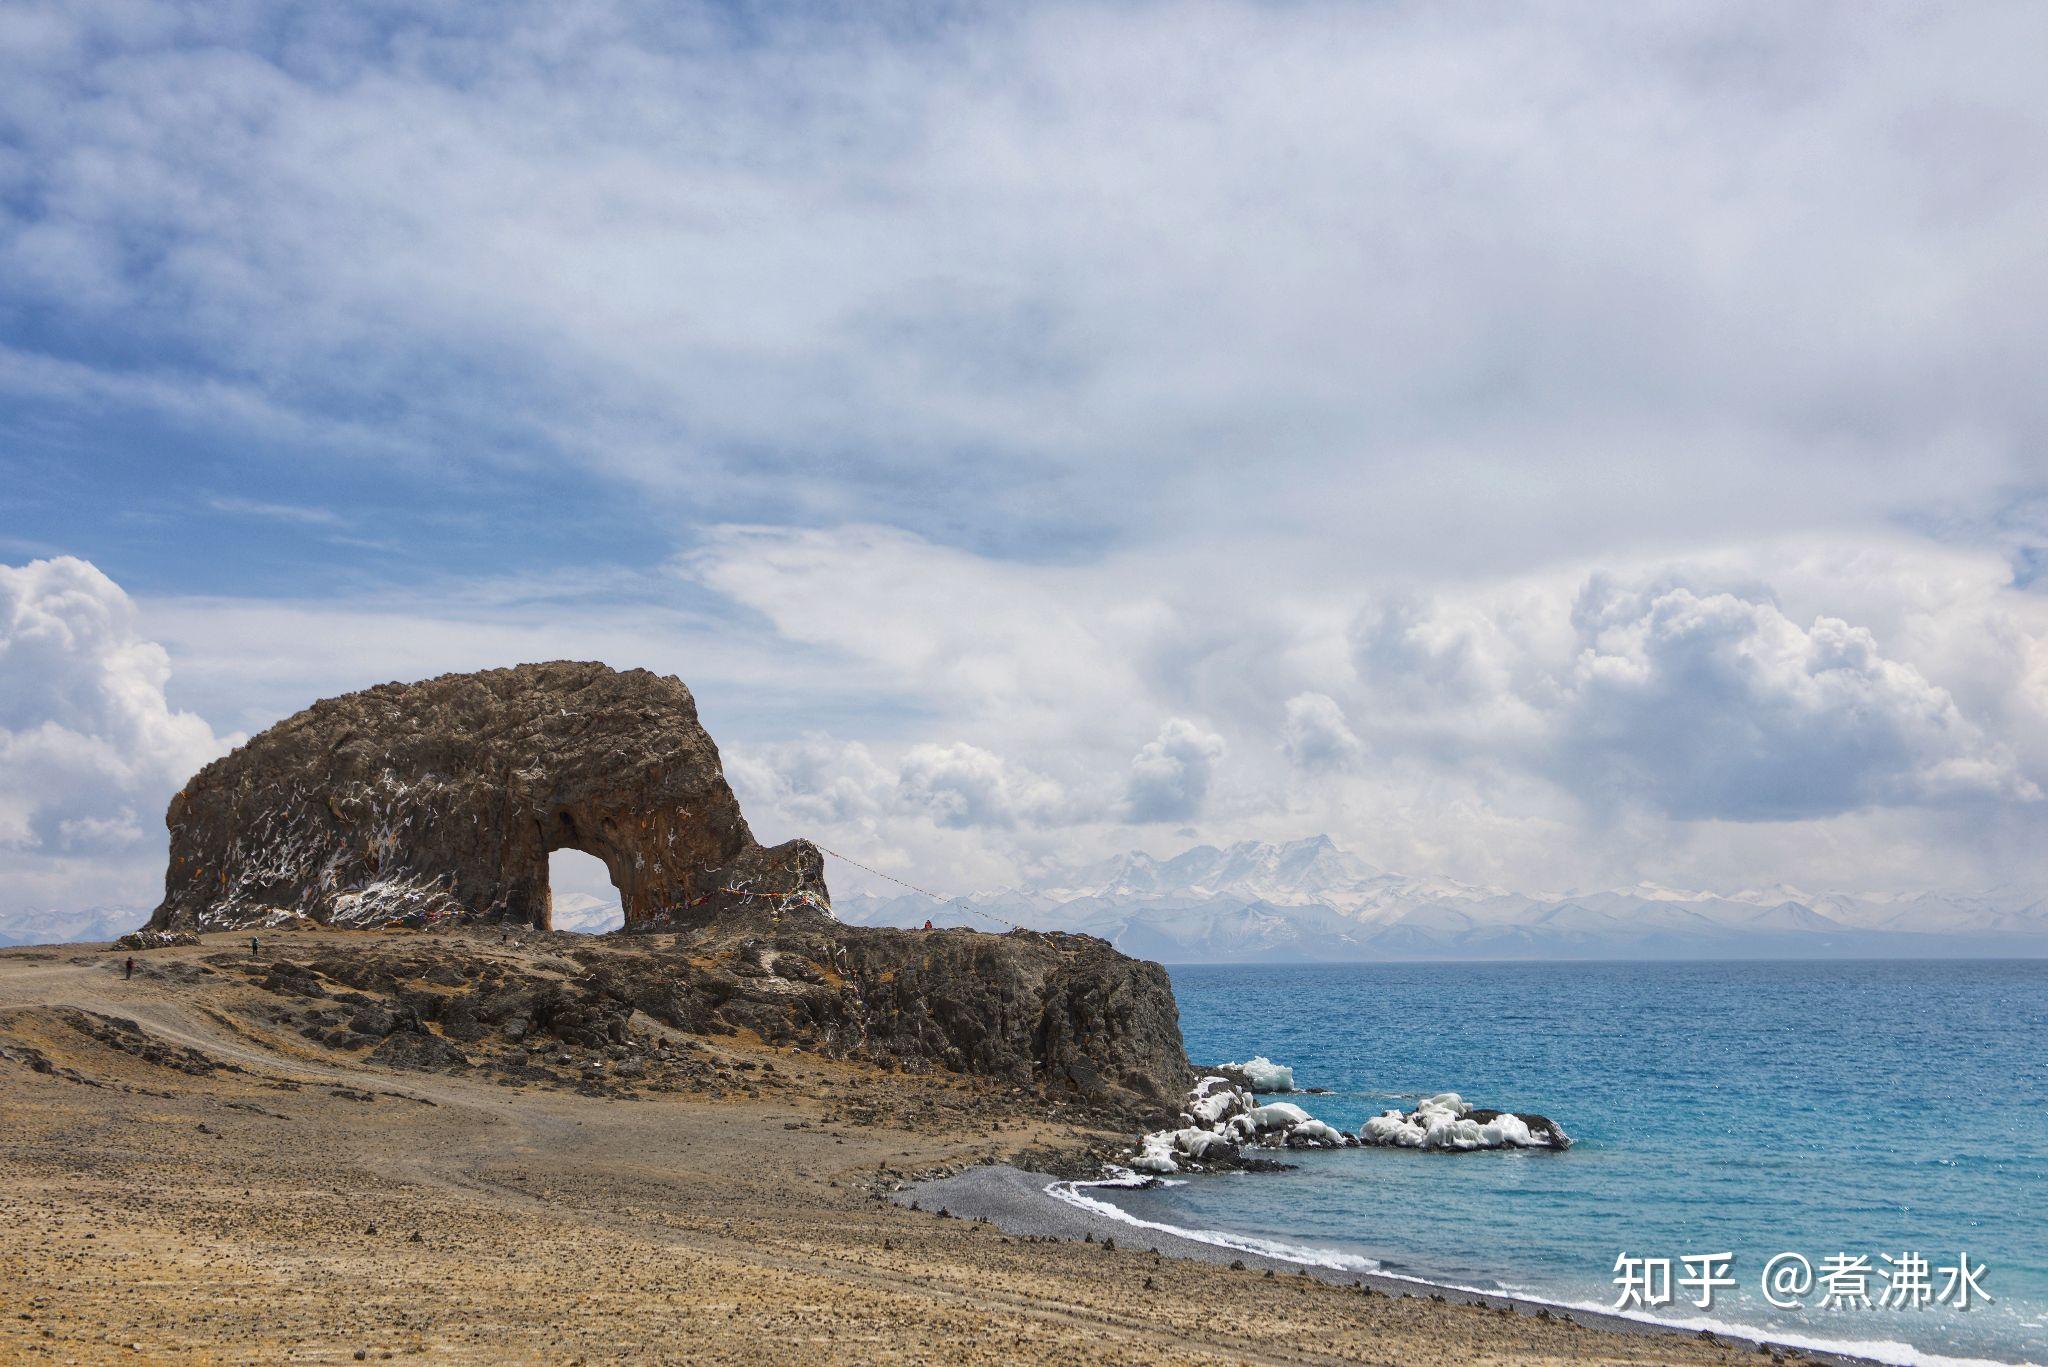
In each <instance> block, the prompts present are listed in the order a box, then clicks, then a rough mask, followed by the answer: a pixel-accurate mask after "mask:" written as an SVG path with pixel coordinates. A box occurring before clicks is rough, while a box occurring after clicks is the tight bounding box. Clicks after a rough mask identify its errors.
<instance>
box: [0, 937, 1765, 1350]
mask: <svg viewBox="0 0 2048 1367" xmlns="http://www.w3.org/2000/svg"><path fill="white" fill-rule="evenodd" d="M278 938H279V941H280V944H279V947H278V949H277V950H276V952H277V953H280V954H292V953H297V952H299V951H300V950H301V948H303V947H306V946H309V945H311V944H312V943H313V942H316V941H319V942H329V941H331V942H332V943H341V942H342V941H341V940H340V939H338V938H334V937H330V936H329V935H328V934H326V933H319V934H306V935H300V936H290V937H282V936H281V937H278ZM231 943H232V941H231V940H230V939H229V938H227V937H208V941H207V943H205V944H203V945H200V946H197V947H192V948H178V949H165V950H156V951H150V952H149V953H147V954H145V955H139V956H138V959H139V960H141V961H142V967H141V969H140V971H138V973H137V974H136V976H135V978H134V979H133V980H132V981H130V980H126V979H124V978H123V976H122V959H123V956H122V955H120V954H111V953H107V952H104V951H103V950H101V949H97V948H91V947H82V946H65V947H56V948H40V949H25V950H7V951H0V1115H4V1116H5V1119H6V1123H5V1125H4V1127H0V1307H4V1308H5V1314H4V1316H0V1361H9V1362H15V1361H23V1362H36V1361H49V1362H100V1361H113V1360H120V1361H179V1362H184V1361H196V1362H283V1361H292V1362H351V1361H358V1360H370V1361H377V1360H386V1359H395V1358H405V1357H414V1356H418V1357H424V1358H428V1359H432V1360H446V1361H476V1362H485V1361H489V1362H501V1361H521V1362H577V1361H608V1362H610V1361H631V1362H666V1361H685V1360H687V1361H696V1362H703V1361H761V1360H763V1359H768V1358H772V1359H774V1360H776V1361H783V1362H826V1361H832V1362H844V1361H849V1360H853V1361H893V1362H1013V1361H1018V1360H1032V1361H1050V1362H1133V1363H1136V1362H1183V1361H1187V1362H1193V1361H1203V1362H1218V1361H1221V1362H1358V1361H1367V1362H1391V1361H1399V1362H1402V1363H1404V1364H1413V1363H1425V1362H1553V1363H1565V1362H1613V1363H1624V1362H1626V1363H1653V1362H1719V1363H1728V1362H1736V1361H1753V1360H1756V1355H1757V1349H1756V1348H1755V1347H1754V1346H1753V1345H1750V1344H1747V1343H1734V1342H1730V1341H1727V1340H1720V1341H1713V1342H1708V1341H1704V1340H1700V1339H1696V1338H1690V1337H1679V1336H1675V1335H1668V1334H1658V1335H1646V1334H1643V1333H1639V1332H1614V1331H1613V1330H1612V1329H1610V1328H1608V1327H1603V1326H1596V1325H1592V1324H1588V1323H1582V1322H1580V1321H1582V1320H1585V1319H1587V1318H1590V1317H1585V1316H1578V1315H1574V1316H1573V1317H1572V1318H1571V1319H1570V1320H1567V1319H1565V1318H1562V1317H1557V1316H1552V1317H1550V1318H1539V1317H1538V1316H1536V1315H1534V1314H1530V1313H1518V1312H1516V1311H1514V1310H1513V1309H1512V1308H1510V1309H1509V1310H1507V1311H1506V1312H1503V1310H1502V1309H1500V1308H1498V1307H1495V1308H1488V1307H1486V1306H1479V1305H1467V1304H1461V1303H1458V1300H1457V1299H1456V1298H1453V1297H1449V1296H1446V1298H1445V1299H1444V1300H1442V1301H1438V1300H1435V1299H1432V1298H1430V1297H1428V1296H1426V1295H1407V1296H1395V1295H1380V1294H1375V1295H1367V1294H1364V1293H1363V1292H1361V1291H1360V1290H1358V1289H1356V1288H1355V1287H1353V1286H1351V1285H1348V1284H1343V1285H1339V1284H1334V1282H1333V1281H1331V1280H1324V1279H1318V1278H1315V1277H1304V1276H1299V1275H1294V1272H1293V1270H1292V1269H1286V1268H1283V1267H1281V1266H1280V1265H1275V1266H1274V1267H1273V1268H1272V1269H1271V1270H1273V1272H1274V1273H1275V1275H1274V1276H1272V1277H1270V1278H1269V1277H1267V1276H1266V1275H1265V1273H1266V1271H1267V1270H1268V1269H1267V1267H1266V1265H1265V1264H1263V1263H1254V1262H1253V1260H1252V1259H1250V1258H1247V1259H1246V1262H1247V1269H1246V1270H1245V1271H1243V1272H1231V1271H1229V1270H1228V1269H1227V1267H1225V1268H1218V1267H1217V1266H1215V1265H1214V1264H1215V1262H1216V1261H1217V1255H1218V1253H1219V1250H1213V1249H1210V1248H1208V1247H1206V1246H1203V1245H1193V1246H1187V1245H1185V1244H1184V1243H1183V1242H1182V1241H1173V1240H1168V1239H1165V1238H1152V1237H1150V1236H1149V1235H1146V1236H1145V1237H1133V1236H1134V1235H1136V1234H1138V1231H1133V1230H1130V1229H1128V1228H1123V1229H1108V1228H1106V1227H1105V1225H1106V1223H1107V1222H1105V1224H1097V1223H1094V1222H1092V1221H1091V1220H1090V1218H1089V1217H1088V1216H1087V1215H1086V1214H1085V1213H1083V1212H1080V1211H1076V1210H1072V1209H1071V1208H1068V1207H1063V1206H1060V1205H1059V1204H1058V1203H1056V1202H1053V1201H1051V1200H1049V1199H1048V1198H1046V1197H1045V1196H1044V1194H1043V1183H1044V1182H1045V1181H1046V1180H1050V1179H1045V1178H1041V1177H1037V1176H1033V1175H1030V1174H1027V1173H1025V1172H1023V1171H1022V1170H1021V1169H1020V1168H1018V1167H1016V1166H1010V1165H1007V1160H1012V1159H1017V1158H1019V1157H1020V1156H1024V1155H1031V1154H1045V1153H1048V1152H1056V1151H1072V1150H1073V1149H1075V1148H1077V1147H1080V1146H1083V1145H1086V1144H1088V1143H1091V1142H1101V1141H1102V1139H1103V1138H1104V1136H1103V1135H1101V1134H1100V1133H1095V1132H1090V1131H1087V1130H1085V1129H1081V1128H1077V1127H1075V1126H1073V1125H1071V1124H1068V1123H1065V1122H1064V1121H1062V1120H1061V1119H1059V1118H1058V1117H1057V1116H1051V1117H1049V1116H1048V1114H1047V1113H1046V1111H1045V1110H1044V1109H1042V1108H1041V1107H1040V1106H1039V1105H1037V1104H1033V1103H1031V1102H1029V1101H1028V1100H1020V1099H1019V1098H1018V1097H1017V1096H1016V1094H1015V1093H1014V1092H1013V1091H1012V1090H1010V1089H1003V1088H997V1087H993V1086H990V1085H989V1084H986V1083H976V1082H972V1081H969V1080H967V1079H963V1078H956V1077H952V1076H949V1075H943V1074H940V1075H923V1076H916V1077H905V1076H902V1075H900V1074H887V1073H883V1072H881V1071H879V1070H877V1069H873V1068H869V1067H866V1066H864V1065H855V1064H849V1063H843V1062H835V1061H831V1060H826V1059H820V1058H816V1057H813V1056H810V1055H806V1054H803V1053H801V1052H798V1051H795V1050H789V1049H773V1048H769V1047H767V1046H765V1045H762V1044H761V1043H760V1042H758V1041H753V1040H748V1039H745V1038H720V1039H718V1040H716V1041H708V1042H706V1043H705V1044H703V1045H702V1046H701V1048H702V1051H703V1054H702V1057H701V1059H696V1060H695V1061H694V1062H693V1063H692V1066H693V1067H697V1068H700V1069H701V1070H702V1071H703V1074H704V1075H705V1076H707V1077H716V1078H719V1079H724V1080H725V1081H723V1082H722V1083H721V1084H720V1085H718V1086H717V1087H715V1088H713V1087H709V1086H707V1087H705V1088H703V1089H701V1090H695V1091H689V1090H682V1091H676V1092H673V1093H652V1094H649V1093H630V1094H625V1095H593V1094H586V1093H585V1092H582V1091H578V1090H574V1089H571V1088H568V1087H551V1086H541V1085H523V1084H521V1083H518V1082H517V1081H515V1080H511V1079H507V1078H505V1077H502V1076H499V1077H492V1076H489V1075H484V1074H482V1072H481V1070H477V1069H464V1068H461V1067H458V1066H451V1067H448V1068H445V1069H443V1070H440V1071H422V1070H420V1069H418V1068H405V1067H394V1066H387V1065H386V1064H384V1063H380V1062H374V1061H372V1060H370V1059H369V1058H368V1057H366V1056H363V1055H361V1054H357V1055H350V1054H346V1053H339V1052H337V1051H335V1050H333V1049H330V1048H324V1047H321V1046H320V1045H318V1044H316V1043H312V1042H309V1041H308V1040H306V1039H304V1038H301V1037H300V1036H299V1035H297V1034H294V1033H291V1032H288V1031H285V1030H282V1029H279V1028H277V1027H276V1026H275V1025H274V1024H272V1023H271V1021H270V1019H269V1018H268V1017H267V1016H266V1014H265V1013H266V1012H271V1011H274V1009H275V1003H276V1001H277V998H276V997H275V996H274V995H271V994H267V993H264V992H262V991H260V990H258V989H257V988H255V987H253V986H250V985H248V984H247V983H246V982H244V981H242V980H241V979H239V978H237V977H235V976H234V975H230V974H218V975H212V976H207V975H202V974H200V973H199V972H198V968H199V966H202V965H203V964H204V963H205V962H206V956H208V955H209V954H212V955H218V954H219V953H221V952H222V951H223V950H224V949H225V948H226V947H227V946H229V945H230V944H231ZM267 948H268V947H267V946H266V949H267ZM508 952H511V951H508ZM770 1064H772V1065H773V1070H772V1071H770V1069H769V1066H768V1065H770ZM866 1117H883V1118H882V1119H879V1120H869V1119H866ZM948 1174H956V1175H950V1176H948ZM940 1177H943V1178H944V1179H945V1180H944V1181H930V1180H929V1179H936V1178H940ZM921 1181H924V1182H928V1184H927V1185H916V1184H917V1183H919V1182H921ZM898 1186H905V1187H906V1188H907V1190H906V1191H903V1192H897V1191H896V1188H897V1187H898ZM892 1195H894V1196H895V1197H896V1198H897V1199H890V1198H891V1196H892ZM934 1198H936V1199H937V1200H938V1201H939V1202H940V1203H941V1204H947V1205H948V1207H949V1210H950V1213H951V1214H952V1215H956V1216H957V1215H969V1214H981V1215H986V1216H987V1217H988V1218H989V1221H990V1223H980V1222H978V1221H977V1220H974V1219H960V1218H940V1217H939V1216H938V1215H936V1214H935V1213H933V1212H932V1210H931V1205H932V1201H933V1199H934ZM908 1199H916V1200H919V1203H920V1204H921V1205H924V1206H925V1207H926V1209H925V1210H923V1211H913V1210H911V1209H909V1208H908V1206H907V1205H905V1204H900V1203H899V1202H900V1201H903V1200H908ZM1091 1234H1092V1235H1093V1236H1094V1239H1093V1241H1092V1242H1090V1241H1089V1238H1088V1236H1090V1235H1091ZM1111 1237H1113V1238H1115V1240H1116V1243H1115V1246H1114V1247H1113V1248H1112V1247H1110V1246H1109V1245H1108V1242H1107V1240H1108V1239H1109V1238H1111ZM1155 1245H1157V1246H1158V1247H1159V1249H1160V1252H1159V1253H1156V1254H1155V1253H1153V1252H1151V1251H1150V1250H1151V1249H1152V1248H1153V1247H1154V1246H1155ZM1233 1256H1234V1255H1233ZM1223 1261H1225V1262H1226V1263H1227V1261H1228V1259H1227V1258H1225V1259H1223ZM1351 1280H1355V1279H1352V1278H1340V1279H1336V1281H1342V1282H1346V1283H1348V1282H1349V1281H1351ZM1410 1289H1411V1290H1413V1289H1414V1288H1410ZM1792 1356H1796V1355H1792Z"/></svg>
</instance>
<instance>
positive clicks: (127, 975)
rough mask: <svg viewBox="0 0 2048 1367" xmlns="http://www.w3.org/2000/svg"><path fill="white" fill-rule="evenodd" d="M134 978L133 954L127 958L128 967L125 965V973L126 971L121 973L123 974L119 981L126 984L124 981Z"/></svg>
mask: <svg viewBox="0 0 2048 1367" xmlns="http://www.w3.org/2000/svg"><path fill="white" fill-rule="evenodd" d="M134 976H135V956H134V955H133V954H130V955H129V956H128V965H127V971H126V972H125V973H123V974H122V975H121V981H123V982H126V981H128V979H130V978H132V977H134Z"/></svg>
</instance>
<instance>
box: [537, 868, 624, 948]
mask: <svg viewBox="0 0 2048 1367" xmlns="http://www.w3.org/2000/svg"><path fill="white" fill-rule="evenodd" d="M548 905H549V912H548V915H549V923H550V924H551V925H552V926H553V927H554V928H555V929H556V930H568V931H574V932H576V933H578V934H582V935H603V934H605V933H606V932H608V931H613V930H618V929H619V928H620V927H622V926H624V925H625V924H626V912H625V897H624V895H623V894H622V893H621V892H620V890H619V887H618V885H617V884H616V883H614V882H613V881H612V874H611V870H610V869H608V868H606V867H605V862H604V861H603V860H602V859H599V858H598V857H597V856H596V855H593V854H585V853H584V852H583V851H582V850H571V849H559V850H553V851H551V852H549V854H548Z"/></svg>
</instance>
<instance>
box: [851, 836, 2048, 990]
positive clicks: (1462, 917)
mask: <svg viewBox="0 0 2048 1367" xmlns="http://www.w3.org/2000/svg"><path fill="white" fill-rule="evenodd" d="M833 910H834V911H835V912H836V913H837V914H838V916H839V918H840V919H841V920H842V921H846V922H848V923H851V924H858V925H890V926H919V925H923V924H924V922H925V921H926V920H927V919H930V920H931V921H933V922H934V923H935V924H938V925H967V926H975V927H977V928H979V929H983V930H1000V929H1002V928H1003V923H1006V922H1007V923H1015V924H1018V925H1024V926H1030V927H1032V928H1034V929H1039V930H1070V931H1081V932H1085V933H1087V934H1091V935H1099V936H1101V937H1102V938H1104V939H1106V940H1108V941H1110V942H1111V943H1113V944H1115V945H1116V946H1117V948H1119V949H1121V950H1123V951H1124V952H1125V953H1127V954H1134V955H1138V956H1140V957H1142V958H1147V959H1160V960H1165V961H1167V962H1174V963H1230V962H1321V961H1327V960H1387V959H1645V958H1654V959H1672V958H1762V957H1791V958H1856V957H1871V958H1897V957H1914V956H1924V955H1974V954H1985V955H2000V954H2015V955H2028V956H2044V955H2048V897H2044V895H2043V894H2042V893H2041V892H2039V891H2037V890H2016V889H2001V890H1996V891H1993V892H1989V893H1981V894H1974V895H1955V896H1936V895H1933V894H1915V895H1912V896H1904V897H1891V898H1888V897H1872V896H1857V895H1851V894H1847V893H1821V894H1813V895H1809V894H1807V893H1804V892H1801V891H1800V890H1799V889H1797V888H1791V887H1773V888H1763V889H1751V890H1745V891H1741V892H1733V893H1725V894H1724V893H1710V892H1685V891H1679V890H1676V889H1672V888H1664V887H1658V886H1656V885H1654V884H1642V885H1639V886H1636V887H1632V888H1615V889H1609V890H1605V891H1595V892H1583V893H1578V892H1573V893H1523V892H1514V891H1510V890H1508V889H1506V888H1496V887H1478V886H1474V885H1471V884H1466V883H1458V882H1454V881H1452V880H1450V879H1445V878H1417V877H1412V876H1409V875H1407V874H1399V873H1388V872H1385V871H1383V870H1381V869H1376V868H1374V867H1373V866H1372V865H1370V864H1368V863H1366V862H1365V861H1364V860H1362V859H1359V858H1357V857H1356V856H1354V855H1350V854H1346V853H1345V852H1344V851H1343V850H1341V849H1339V848H1338V847H1337V843H1336V842H1335V841H1333V840H1332V839H1330V837H1328V836H1326V835H1319V836H1315V837H1312V838H1310V839H1307V840H1295V841H1289V842H1287V843H1285V844H1278V845H1276V844H1268V843H1265V842H1261V841H1249V840H1247V841H1241V842H1239V843H1238V844H1235V845H1232V846H1230V847H1228V848H1227V849H1218V848H1216V847H1215V846H1213V845H1198V846H1196V847H1195V848H1194V849H1191V850H1188V851H1185V852H1184V853H1181V854H1178V855H1175V856H1174V857H1173V858H1171V859H1165V860H1159V859H1154V858H1152V857H1151V856H1150V855H1147V854H1143V853H1139V852H1136V851H1133V852H1132V853H1130V854H1126V855H1119V856H1117V857H1116V858H1114V859H1110V860H1105V861H1103V862H1102V863H1099V864H1093V865H1090V866H1088V867H1085V868H1080V869H1074V870H1070V871H1065V872H1062V873H1059V874H1057V875H1055V876H1053V877H1050V878H1046V879H1042V880H1039V881H1038V882H1035V883H1033V884H1031V885H1029V886H1025V887H1017V888H1004V889H1001V890H997V891H991V892H981V893H974V894H971V895H968V896H964V897H956V898H954V899H953V900H952V901H951V902H948V903H946V904H944V905H937V904H934V903H933V902H931V901H929V900H927V899H925V898H922V897H918V896H915V895H914V894H909V893H905V894H903V895H902V896H897V897H878V896H874V895H872V894H863V893H851V894H842V895H839V896H837V897H835V898H834V899H833Z"/></svg>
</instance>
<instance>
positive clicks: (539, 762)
mask: <svg viewBox="0 0 2048 1367" xmlns="http://www.w3.org/2000/svg"><path fill="white" fill-rule="evenodd" d="M166 820H167V822H168V824H169V826H170V829H171V862H170V868H169V870H168V871H167V873H166V874H165V878H164V900H163V904H162V905H161V906H159V907H158V908H157V909H156V913H155V915H154V916H152V917H151V918H150V924H151V925H152V926H156V927H161V928H178V929H202V930H204V929H220V928H224V927H239V926H252V925H265V924H276V923H278V922H281V921H286V920H292V919H296V918H300V917H304V918H307V919H310V920H313V921H316V922H320V923H323V924H330V925H339V926H366V925H380V924H386V923H389V922H393V921H397V922H403V923H408V924H420V923H424V922H439V921H447V920H495V921H511V922H518V923H521V924H526V925H533V926H538V927H542V928H547V926H548V924H549V913H550V903H549V895H548V869H547V857H548V854H549V853H550V852H551V851H553V850H557V849H577V850H582V851H584V852H585V853H587V854H592V855H595V856H596V857H597V858H598V859H600V860H601V861H603V863H604V864H605V867H606V868H607V869H609V870H610V872H611V875H612V881H613V883H614V884H615V885H616V886H617V887H618V889H619V893H620V896H621V899H622V901H623V904H624V910H625V923H626V928H627V929H628V930H636V929H649V928H657V927H663V926H685V925H693V924H703V923H706V922H709V921H711V920H715V919H719V918H721V917H723V916H726V915H728V914H730V913H733V912H739V911H746V910H754V911H762V912H767V913H770V914H771V915H773V916H775V917H777V918H780V917H785V916H786V917H792V918H813V919H822V918H823V917H824V911H823V908H824V907H826V906H827V905H828V897H827V893H826V890H825V880H824V866H823V860H822V858H821V857H820V855H819V853H818V850H817V848H816V847H815V846H813V845H812V844H811V843H810V842H808V841H804V840H792V841H789V842H788V843H786V844H783V845H778V846H776V847H775V848H773V849H766V848H763V847H762V846H761V845H760V844H758V843H757V842H756V841H755V840H754V837H753V833H752V832H751V831H749V830H748V829H747V823H746V819H745V818H744V817H743V816H741V815H740V808H739V802H738V801H737V799H735V798H734V797H733V794H732V789H731V788H730V787H728V786H727V784H726V781H725V773H724V770H723V768H722V767H721V765H720V764H719V759H718V747H717V746H716V745H714V744H713V743H712V740H711V737H710V736H709V735H707V734H706V733H705V731H704V728H703V726H702V725H701V724H700V723H699V722H698V720H697V705H696V701H695V699H693V698H692V697H691V696H690V690H689V689H688V688H686V687H684V686H683V684H682V682H681V681H680V680H678V679H673V678H663V677H660V676H658V675H655V674H650V673H648V672H647V671H645V670H637V669H636V670H629V671H625V672H623V673H622V672H619V671H616V670H613V669H610V668H608V667H607V666H605V665H602V664H585V663H572V662H567V661H558V662H555V663H553V664H540V665H520V666H518V667H516V668H512V669H491V670H484V671H482V672H480V673H475V674H448V675H444V676H442V677H440V678H438V679H429V680H427V681H426V682H424V683H415V684H384V685H381V686H379V687H377V688H371V689H366V690H364V691H363V692H360V693H350V694H345V695H343V696H341V697H338V698H330V699H327V700H326V701H323V702H319V703H316V704H314V705H313V706H312V707H309V708H307V709H306V710H305V711H303V712H300V713H299V714H297V715H296V716H293V717H289V718H287V719H286V720H284V721H282V722H279V723H278V724H277V725H276V726H273V727H271V728H270V729H269V730H268V731H265V732H263V733H262V734H261V735H259V736H257V737H256V738H255V739H253V740H251V741H250V742H249V743H248V744H246V745H244V746H242V747H241V748H240V749H238V750H236V751H235V752H234V753H233V754H231V755H228V756H227V757H226V758H224V759H219V760H216V761H214V762H213V763H212V764H209V765H208V766H207V767H206V768H204V769H202V770H201V771H200V772H199V774H198V775H197V776H195V777H194V778H193V780H192V781H191V783H189V784H187V785H186V787H185V789H184V791H183V792H181V793H179V794H178V795H177V797H175V798H174V799H172V801H171V806H170V811H169V813H168V815H167V818H166Z"/></svg>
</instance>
